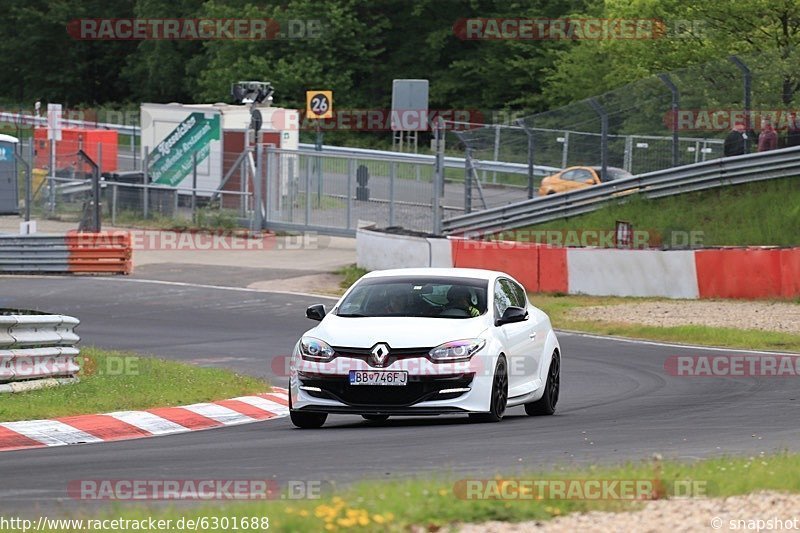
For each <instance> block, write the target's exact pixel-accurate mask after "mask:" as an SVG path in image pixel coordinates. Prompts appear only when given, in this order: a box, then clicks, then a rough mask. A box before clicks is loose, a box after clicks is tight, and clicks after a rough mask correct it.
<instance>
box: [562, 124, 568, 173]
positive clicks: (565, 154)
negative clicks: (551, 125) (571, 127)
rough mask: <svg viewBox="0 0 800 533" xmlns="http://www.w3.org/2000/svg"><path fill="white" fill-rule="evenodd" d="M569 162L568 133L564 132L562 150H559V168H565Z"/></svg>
mask: <svg viewBox="0 0 800 533" xmlns="http://www.w3.org/2000/svg"><path fill="white" fill-rule="evenodd" d="M568 161H569V132H568V131H565V132H564V148H563V149H562V150H561V168H567V162H568Z"/></svg>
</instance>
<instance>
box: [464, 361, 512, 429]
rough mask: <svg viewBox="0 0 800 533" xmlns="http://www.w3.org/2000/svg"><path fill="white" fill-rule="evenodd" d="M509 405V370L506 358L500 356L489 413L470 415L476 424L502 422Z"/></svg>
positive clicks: (495, 370) (493, 381) (495, 371)
mask: <svg viewBox="0 0 800 533" xmlns="http://www.w3.org/2000/svg"><path fill="white" fill-rule="evenodd" d="M507 404H508V370H506V358H505V357H503V356H500V359H498V360H497V366H496V367H495V369H494V379H493V380H492V396H491V400H490V404H489V412H488V413H470V415H469V418H470V420H473V421H475V422H500V421H501V420H502V419H503V415H504V414H505V412H506V405H507Z"/></svg>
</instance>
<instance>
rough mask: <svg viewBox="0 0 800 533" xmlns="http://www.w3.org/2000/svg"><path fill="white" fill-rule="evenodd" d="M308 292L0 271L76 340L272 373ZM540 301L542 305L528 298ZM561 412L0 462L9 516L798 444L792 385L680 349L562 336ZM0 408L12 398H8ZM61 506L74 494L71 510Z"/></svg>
mask: <svg viewBox="0 0 800 533" xmlns="http://www.w3.org/2000/svg"><path fill="white" fill-rule="evenodd" d="M315 301H319V299H315V298H313V297H306V296H294V295H286V294H275V293H264V292H254V291H248V290H242V289H235V288H229V289H221V288H210V287H197V286H176V285H169V284H159V283H147V282H141V281H136V280H130V279H122V278H63V277H44V278H8V277H6V278H0V307H23V308H40V309H42V310H48V311H54V312H61V313H64V314H70V315H73V316H77V317H79V318H80V319H81V321H82V324H81V326H80V328H79V329H78V332H79V334H80V335H81V339H82V344H83V345H84V346H87V345H95V346H100V347H106V348H120V349H130V350H135V351H137V352H140V353H143V354H158V355H160V356H164V357H168V358H172V359H178V360H182V361H191V362H195V363H198V364H204V365H213V366H224V367H228V368H231V369H234V370H238V371H242V372H247V373H251V374H254V375H259V376H267V377H272V378H273V383H275V384H276V385H281V386H286V383H285V378H280V379H278V378H275V377H274V374H273V371H272V367H271V361H272V359H273V358H275V357H282V356H285V355H286V354H288V353H289V352H290V350H291V347H292V346H293V344H294V342H295V340H296V339H297V338H298V336H299V335H300V334H301V333H302V332H303V331H305V329H307V328H308V327H310V325H311V322H310V321H308V320H306V319H305V318H304V310H305V308H306V306H307V305H309V304H311V303H314V302H315ZM534 303H535V299H534ZM560 339H561V344H562V348H563V351H564V354H563V364H562V373H563V375H562V392H561V399H560V402H559V408H558V411H557V415H556V416H552V417H539V418H531V417H527V416H525V414H524V410H523V409H522V408H521V407H520V408H514V409H512V410H510V411H509V412H508V413H507V418H506V419H505V420H504V421H503V422H502V423H500V424H480V425H478V424H469V423H467V422H466V417H455V416H454V417H434V418H422V419H410V418H398V419H390V420H389V422H387V423H386V424H384V425H370V424H369V423H366V422H362V420H361V418H360V417H359V418H355V417H345V416H332V417H330V418H329V419H328V423H327V424H326V426H325V427H324V428H322V429H321V430H305V431H304V430H297V429H294V428H293V427H292V425H291V423H290V422H289V420H288V419H286V418H284V419H281V420H274V421H267V422H262V423H254V424H249V425H245V426H238V427H233V428H224V429H214V430H209V431H201V432H196V433H188V434H182V435H174V436H166V437H156V438H150V439H142V440H134V441H123V442H116V443H106V444H92V445H83V446H73V447H60V448H52V449H47V448H45V449H35V450H25V451H17V452H3V453H0V510H2V511H8V512H15V513H18V514H35V513H36V512H37V511H41V510H42V509H48V510H52V509H55V508H59V507H60V506H61V505H67V506H75V505H76V502H74V501H73V502H71V501H69V500H67V498H66V486H67V483H68V481H69V480H77V479H211V478H214V479H276V480H278V481H279V482H280V481H285V480H330V481H333V482H336V483H339V484H341V483H347V482H351V481H354V480H358V479H362V478H377V479H394V478H400V477H404V476H410V475H419V474H423V475H425V474H427V475H444V476H449V477H454V478H463V477H466V476H468V475H481V474H483V475H488V474H494V473H496V472H498V471H500V472H513V471H517V470H532V469H539V468H546V469H551V468H553V467H555V466H561V465H570V464H580V463H586V462H594V461H598V462H622V461H625V460H628V459H635V460H638V459H643V460H646V459H648V458H649V457H651V456H652V454H654V453H660V454H662V455H663V456H664V457H665V458H677V459H694V458H700V457H707V456H714V455H721V454H750V455H752V454H757V453H759V452H762V451H763V452H765V453H770V452H775V451H780V450H784V449H789V450H795V451H796V450H800V429H799V426H800V424H798V420H800V416H798V415H800V387H798V383H797V380H796V379H792V378H702V377H674V376H670V375H668V374H667V372H666V371H665V370H664V363H665V360H666V359H667V357H669V356H671V355H703V354H706V355H709V354H719V353H732V351H722V352H710V351H707V350H702V349H698V348H689V347H671V346H664V345H656V344H648V343H634V342H624V341H620V340H614V339H603V338H592V337H585V336H580V335H570V334H566V333H563V334H561V335H560ZM0 401H2V398H0ZM64 500H67V501H64Z"/></svg>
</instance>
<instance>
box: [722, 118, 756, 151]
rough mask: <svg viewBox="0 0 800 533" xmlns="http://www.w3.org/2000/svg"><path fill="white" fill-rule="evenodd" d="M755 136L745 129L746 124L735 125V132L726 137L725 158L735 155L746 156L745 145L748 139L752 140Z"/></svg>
mask: <svg viewBox="0 0 800 533" xmlns="http://www.w3.org/2000/svg"><path fill="white" fill-rule="evenodd" d="M754 138H755V135H754V134H753V133H752V132H748V131H747V129H746V128H745V125H744V122H737V123H735V124H734V125H733V130H731V132H730V133H729V134H728V136H727V137H725V144H724V145H723V149H724V153H725V157H730V156H734V155H744V153H745V145H746V142H745V141H747V140H748V139H749V140H752V139H754Z"/></svg>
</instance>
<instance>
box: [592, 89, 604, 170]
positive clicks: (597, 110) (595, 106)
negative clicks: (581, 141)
mask: <svg viewBox="0 0 800 533" xmlns="http://www.w3.org/2000/svg"><path fill="white" fill-rule="evenodd" d="M589 105H590V106H592V109H594V111H595V113H597V115H598V116H599V117H600V179H601V181H606V179H607V176H608V113H606V110H605V109H604V108H603V106H602V105H600V102H598V101H597V100H595V99H594V98H589Z"/></svg>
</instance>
